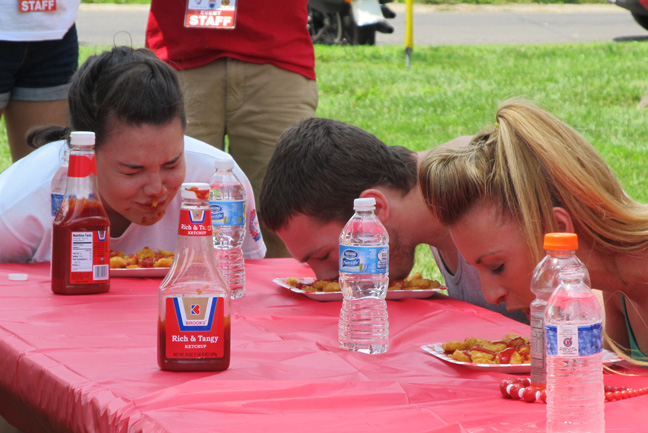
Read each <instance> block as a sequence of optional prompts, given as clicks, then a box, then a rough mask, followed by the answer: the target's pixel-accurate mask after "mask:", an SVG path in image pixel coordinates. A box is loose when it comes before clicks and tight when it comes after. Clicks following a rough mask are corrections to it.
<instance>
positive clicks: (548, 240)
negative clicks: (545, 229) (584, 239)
mask: <svg viewBox="0 0 648 433" xmlns="http://www.w3.org/2000/svg"><path fill="white" fill-rule="evenodd" d="M544 249H545V250H574V251H576V250H577V249H578V236H577V235H576V233H546V234H545V236H544Z"/></svg>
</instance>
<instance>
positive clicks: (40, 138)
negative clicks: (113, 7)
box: [28, 47, 186, 147]
mask: <svg viewBox="0 0 648 433" xmlns="http://www.w3.org/2000/svg"><path fill="white" fill-rule="evenodd" d="M68 103H69V124H70V128H71V130H76V131H94V133H95V136H96V145H97V146H100V145H101V143H102V142H103V141H104V140H105V139H106V138H107V137H108V135H109V134H110V124H111V121H114V120H117V121H120V122H124V123H127V124H130V125H141V124H151V125H164V124H166V123H169V122H170V121H172V120H173V119H175V118H180V119H181V121H182V124H183V126H184V125H185V124H186V118H185V113H184V101H183V98H182V92H181V90H180V83H179V81H178V78H177V76H176V73H175V71H174V70H173V69H172V68H171V67H170V66H169V65H167V64H166V63H164V62H163V61H162V60H160V59H158V58H157V57H156V56H155V54H154V53H153V52H152V51H151V50H148V49H146V48H139V49H134V48H130V47H114V48H113V49H112V50H110V51H105V52H103V53H101V54H97V55H93V56H90V57H89V58H88V59H87V60H86V61H85V62H84V63H83V65H81V67H80V68H79V70H78V71H77V72H76V73H75V74H74V76H73V77H72V80H71V82H70V90H69V94H68ZM70 128H61V127H45V128H40V129H38V130H35V131H34V132H32V133H30V134H29V137H28V142H29V143H30V144H32V145H33V146H35V147H38V146H39V145H42V144H45V143H47V142H49V141H54V140H57V139H62V138H66V137H67V135H69V131H70Z"/></svg>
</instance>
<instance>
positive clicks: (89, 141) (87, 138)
mask: <svg viewBox="0 0 648 433" xmlns="http://www.w3.org/2000/svg"><path fill="white" fill-rule="evenodd" d="M70 144H71V145H74V146H94V145H95V133H94V132H92V131H72V132H71V133H70Z"/></svg>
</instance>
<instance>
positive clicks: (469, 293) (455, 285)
mask: <svg viewBox="0 0 648 433" xmlns="http://www.w3.org/2000/svg"><path fill="white" fill-rule="evenodd" d="M430 249H431V250H432V254H433V255H434V260H435V261H436V263H437V266H438V267H439V270H440V271H441V274H442V275H443V279H444V280H445V284H446V287H447V289H448V295H450V296H451V297H453V298H455V299H459V300H461V301H464V302H468V303H470V304H473V305H477V306H479V307H484V308H486V309H488V310H492V311H497V312H498V313H500V314H503V315H505V316H507V317H510V318H511V319H515V320H517V321H518V322H522V323H529V319H528V318H527V316H526V314H524V312H523V311H522V310H514V311H508V310H507V309H506V304H505V303H504V302H502V303H500V304H489V303H488V302H486V298H484V292H483V291H482V289H481V282H480V281H479V272H478V271H477V269H475V267H474V266H471V265H470V264H468V263H467V262H466V260H465V259H464V258H463V256H462V255H461V254H459V252H457V256H458V258H459V261H458V265H457V272H455V273H454V275H453V274H452V273H450V271H449V270H448V268H447V267H446V265H445V263H444V262H443V259H442V258H441V254H439V250H438V249H436V248H434V247H430Z"/></svg>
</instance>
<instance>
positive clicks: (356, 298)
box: [338, 198, 389, 354]
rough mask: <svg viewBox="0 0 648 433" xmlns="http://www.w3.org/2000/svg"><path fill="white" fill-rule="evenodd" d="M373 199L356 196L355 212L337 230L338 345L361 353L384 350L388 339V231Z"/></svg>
mask: <svg viewBox="0 0 648 433" xmlns="http://www.w3.org/2000/svg"><path fill="white" fill-rule="evenodd" d="M375 206H376V200H375V199H373V198H358V199H356V200H355V201H354V203H353V208H354V210H355V214H354V215H353V216H352V217H351V219H350V220H349V222H347V224H346V225H345V226H344V229H343V230H342V233H341V234H340V263H339V264H340V267H339V268H340V288H341V289H342V293H343V295H344V299H343V301H342V310H341V311H340V322H339V331H338V332H339V334H338V337H339V342H340V347H341V348H343V349H346V350H354V351H357V352H362V353H370V354H375V353H384V352H386V351H387V347H388V342H389V321H388V318H387V303H386V302H385V296H386V295H387V287H388V284H389V235H388V234H387V230H385V227H384V226H383V225H382V223H381V222H380V220H379V219H378V217H376V215H375V214H374V209H375Z"/></svg>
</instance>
